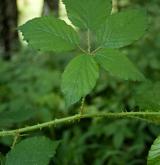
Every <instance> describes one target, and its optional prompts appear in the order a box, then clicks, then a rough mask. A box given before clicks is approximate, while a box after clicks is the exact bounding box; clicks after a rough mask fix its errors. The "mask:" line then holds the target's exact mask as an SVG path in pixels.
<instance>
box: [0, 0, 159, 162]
mask: <svg viewBox="0 0 160 165" xmlns="http://www.w3.org/2000/svg"><path fill="white" fill-rule="evenodd" d="M51 2H52V3H51ZM12 3H13V4H12ZM12 3H11V1H7V0H5V1H2V2H1V0H0V6H1V7H0V12H1V14H0V55H1V60H0V130H4V129H13V128H17V127H24V126H27V125H32V124H37V123H40V122H45V121H49V120H52V119H55V118H60V117H64V116H68V115H71V114H75V113H78V110H79V104H77V105H75V106H74V107H72V108H70V109H66V107H65V102H64V99H63V96H62V94H61V92H60V81H61V73H62V72H63V70H64V67H65V66H66V64H67V63H68V61H69V60H70V59H71V58H72V57H73V56H74V54H75V52H71V53H67V54H65V53H63V54H54V53H51V52H48V53H43V52H37V51H35V50H33V49H31V48H28V47H26V44H25V43H22V41H21V40H19V37H18V34H17V30H16V28H17V26H18V24H22V23H24V22H25V21H27V20H28V19H31V18H33V17H37V16H40V15H48V14H54V15H55V16H56V17H60V18H62V19H65V20H66V21H67V22H68V23H70V22H69V21H68V20H67V17H66V12H65V10H64V6H63V5H62V3H59V2H58V1H57V0H45V1H43V0H34V1H32V0H30V1H29V0H18V1H17V2H16V1H12ZM14 3H15V4H16V5H15V4H14ZM11 5H13V6H14V7H13V6H11ZM140 6H141V7H144V8H146V9H147V11H148V17H149V29H148V32H147V33H146V35H145V36H144V37H143V39H141V40H140V41H138V42H136V43H135V44H133V45H132V46H129V47H126V48H125V49H122V51H123V52H124V53H126V54H128V55H129V57H130V58H131V59H132V61H134V62H135V63H136V64H137V66H138V67H139V68H140V70H141V71H142V72H143V73H144V74H145V76H146V78H147V79H148V81H149V83H148V84H147V85H146V84H141V83H133V82H126V81H125V82H124V81H121V80H119V79H115V78H113V77H111V76H110V75H106V73H104V71H103V70H101V78H100V80H99V82H98V83H97V87H96V88H95V89H94V92H92V93H91V94H90V95H89V96H87V99H86V103H85V109H87V111H88V113H94V112H97V111H107V112H122V111H141V110H145V111H146V110H147V111H149V110H152V111H153V110H155V111H157V110H159V109H160V83H159V82H160V44H159V43H160V32H159V29H160V1H159V0H152V1H151V0H114V1H113V10H114V11H121V10H123V9H125V8H128V7H132V8H135V7H140ZM15 7H16V9H15ZM5 9H6V10H5ZM6 19H7V20H6ZM11 22H12V24H11ZM4 27H5V28H4ZM6 28H7V29H6ZM133 30H134V29H133ZM20 38H21V37H20ZM82 38H83V33H82ZM159 133H160V127H159V126H156V125H152V124H147V123H145V122H140V121H138V120H114V121H110V120H108V121H106V120H99V119H94V120H88V119H87V120H82V121H80V122H79V123H74V124H73V123H68V124H67V125H63V126H56V127H54V128H48V129H44V130H41V131H37V132H34V133H32V134H31V135H24V137H26V136H34V135H42V134H43V135H46V136H48V137H50V138H51V139H58V140H61V145H60V146H59V148H58V151H57V153H56V156H55V158H54V159H53V160H52V161H51V162H50V164H51V165H52V164H55V165H70V164H73V165H88V164H92V165H144V164H146V160H147V154H148V150H149V148H150V145H151V144H152V142H153V140H154V139H155V137H156V136H158V134H159ZM24 137H23V136H22V137H21V139H22V138H24ZM12 142H13V139H12V138H11V137H4V138H0V162H1V164H2V160H3V158H4V156H5V154H6V153H7V152H8V151H9V150H10V146H11V144H12Z"/></svg>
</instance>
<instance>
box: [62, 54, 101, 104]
mask: <svg viewBox="0 0 160 165" xmlns="http://www.w3.org/2000/svg"><path fill="white" fill-rule="evenodd" d="M98 76H99V73H98V65H97V64H96V62H95V61H94V58H93V57H91V56H89V55H86V54H83V55H79V56H78V57H76V58H74V59H73V60H72V61H71V62H70V63H69V65H68V66H67V68H66V69H65V71H64V73H63V75H62V91H63V93H64V95H65V97H66V103H67V105H70V104H74V103H75V102H77V101H79V100H80V98H81V97H84V96H86V95H87V94H89V93H90V92H91V90H92V89H93V88H94V86H95V85H96V81H97V79H98Z"/></svg>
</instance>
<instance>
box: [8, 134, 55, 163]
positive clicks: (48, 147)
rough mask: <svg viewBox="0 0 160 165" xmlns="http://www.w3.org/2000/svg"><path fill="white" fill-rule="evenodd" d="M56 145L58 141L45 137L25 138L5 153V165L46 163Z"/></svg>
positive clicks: (52, 154)
mask: <svg viewBox="0 0 160 165" xmlns="http://www.w3.org/2000/svg"><path fill="white" fill-rule="evenodd" d="M57 146H58V142H53V141H51V140H49V139H48V138H46V137H33V138H28V139H25V140H23V141H21V142H20V143H19V144H17V145H16V146H15V147H14V148H13V149H12V150H11V151H10V152H9V153H8V154H7V157H6V165H22V164H23V165H35V164H37V165H48V163H49V161H50V159H51V157H53V156H54V155H55V153H56V152H55V151H56V149H57Z"/></svg>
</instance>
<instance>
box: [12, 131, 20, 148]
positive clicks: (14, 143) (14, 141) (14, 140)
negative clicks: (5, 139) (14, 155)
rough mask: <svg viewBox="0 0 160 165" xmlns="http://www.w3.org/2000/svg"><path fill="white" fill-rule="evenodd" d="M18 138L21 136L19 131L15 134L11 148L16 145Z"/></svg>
mask: <svg viewBox="0 0 160 165" xmlns="http://www.w3.org/2000/svg"><path fill="white" fill-rule="evenodd" d="M18 138H19V133H17V134H16V135H15V137H14V139H13V143H12V146H11V149H13V148H14V146H15V145H16V143H17V140H18Z"/></svg>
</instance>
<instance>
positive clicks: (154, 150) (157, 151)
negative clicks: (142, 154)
mask: <svg viewBox="0 0 160 165" xmlns="http://www.w3.org/2000/svg"><path fill="white" fill-rule="evenodd" d="M159 164H160V136H159V137H158V138H157V139H156V140H155V141H154V142H153V144H152V146H151V149H150V151H149V154H148V160H147V165H159Z"/></svg>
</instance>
